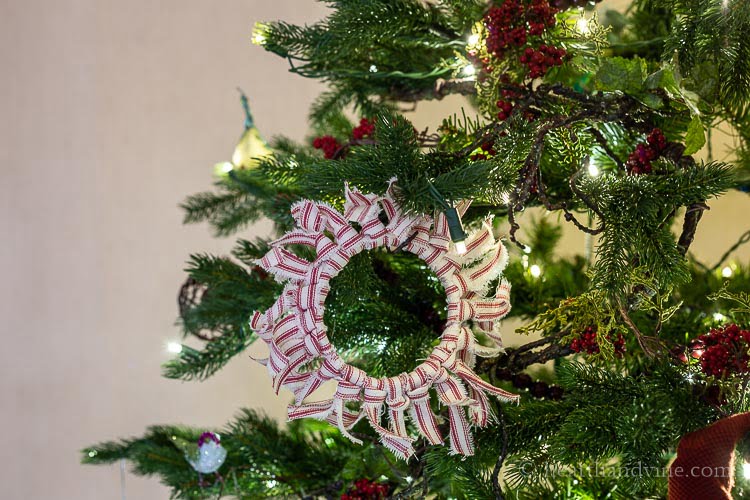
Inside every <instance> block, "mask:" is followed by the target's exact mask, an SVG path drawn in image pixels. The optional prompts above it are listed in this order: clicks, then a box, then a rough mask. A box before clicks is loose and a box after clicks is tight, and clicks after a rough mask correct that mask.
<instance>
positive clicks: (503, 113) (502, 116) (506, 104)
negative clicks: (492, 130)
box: [496, 99, 513, 121]
mask: <svg viewBox="0 0 750 500" xmlns="http://www.w3.org/2000/svg"><path fill="white" fill-rule="evenodd" d="M496 104H497V107H498V108H500V111H499V112H498V113H497V119H498V120H500V121H505V120H507V119H508V117H509V116H510V114H511V112H512V111H513V103H512V102H510V101H503V100H502V99H499V100H498V101H497V103H496Z"/></svg>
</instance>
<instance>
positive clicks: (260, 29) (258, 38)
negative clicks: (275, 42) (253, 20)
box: [252, 23, 266, 45]
mask: <svg viewBox="0 0 750 500" xmlns="http://www.w3.org/2000/svg"><path fill="white" fill-rule="evenodd" d="M265 29H266V28H265V26H263V25H262V24H260V23H259V24H256V25H255V29H254V30H253V36H252V41H253V43H254V44H255V45H265V43H266V33H265Z"/></svg>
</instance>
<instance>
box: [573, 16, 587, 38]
mask: <svg viewBox="0 0 750 500" xmlns="http://www.w3.org/2000/svg"><path fill="white" fill-rule="evenodd" d="M576 29H577V30H578V32H579V33H582V34H584V35H585V34H586V33H588V32H589V22H588V21H587V20H586V18H585V17H583V16H581V17H580V18H578V21H576Z"/></svg>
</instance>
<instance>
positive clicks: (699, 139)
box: [684, 115, 706, 155]
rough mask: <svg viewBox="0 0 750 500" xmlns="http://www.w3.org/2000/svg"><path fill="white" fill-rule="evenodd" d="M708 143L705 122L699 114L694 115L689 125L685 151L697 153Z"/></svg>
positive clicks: (688, 153) (686, 152)
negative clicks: (704, 127)
mask: <svg viewBox="0 0 750 500" xmlns="http://www.w3.org/2000/svg"><path fill="white" fill-rule="evenodd" d="M705 144H706V133H705V131H704V130H703V123H702V122H701V119H700V117H699V116H697V115H694V116H693V118H692V119H691V120H690V125H688V128H687V133H686V134H685V152H684V154H686V155H691V154H693V153H697V152H698V151H699V150H700V149H701V148H702V147H703V146H704V145H705Z"/></svg>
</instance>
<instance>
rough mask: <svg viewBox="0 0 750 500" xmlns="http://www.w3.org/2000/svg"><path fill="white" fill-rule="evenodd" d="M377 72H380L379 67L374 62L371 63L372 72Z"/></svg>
mask: <svg viewBox="0 0 750 500" xmlns="http://www.w3.org/2000/svg"><path fill="white" fill-rule="evenodd" d="M377 72H378V67H377V66H375V65H374V64H371V65H370V73H377Z"/></svg>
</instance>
